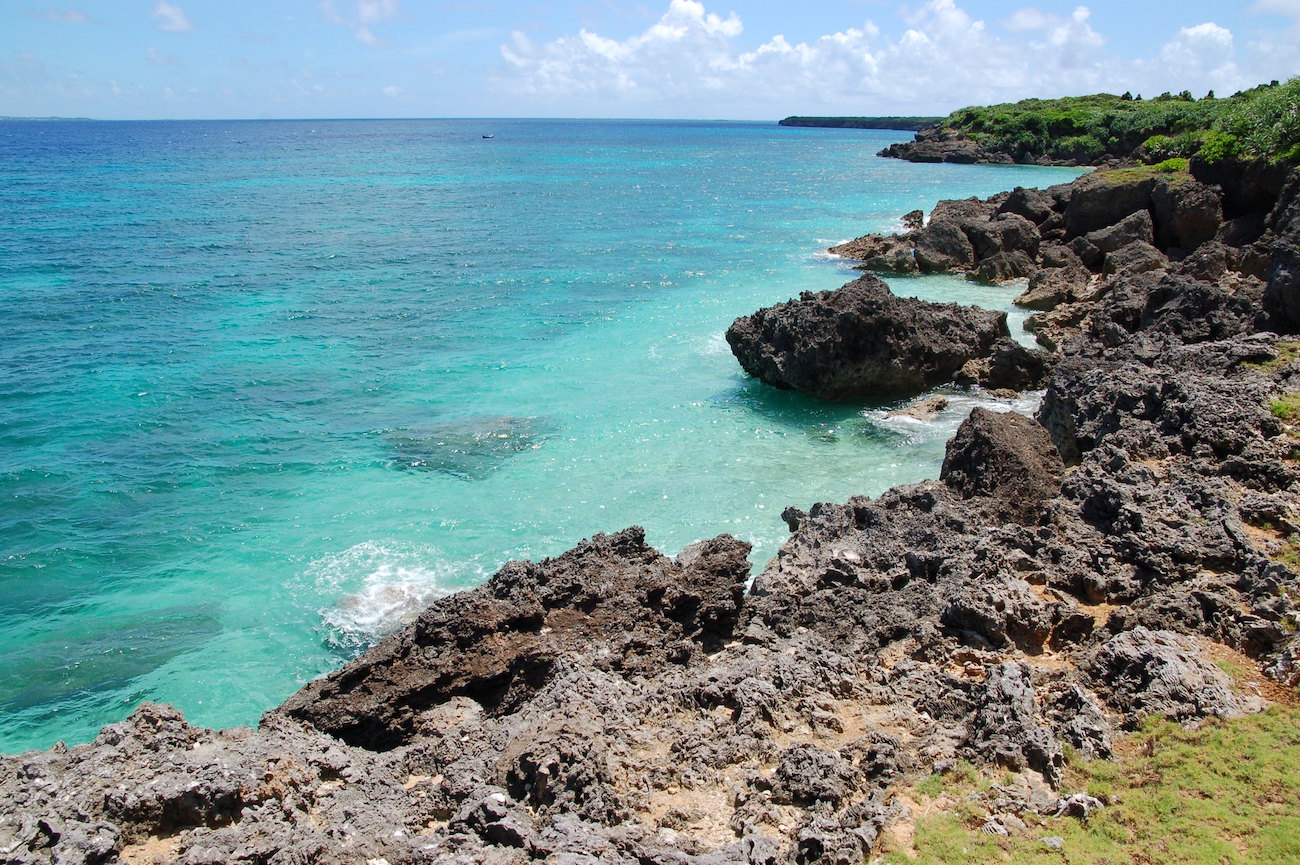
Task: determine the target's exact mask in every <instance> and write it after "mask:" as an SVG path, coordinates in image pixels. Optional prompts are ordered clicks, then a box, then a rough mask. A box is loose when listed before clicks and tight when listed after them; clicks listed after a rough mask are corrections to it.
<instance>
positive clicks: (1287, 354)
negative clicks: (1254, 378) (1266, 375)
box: [1242, 339, 1300, 372]
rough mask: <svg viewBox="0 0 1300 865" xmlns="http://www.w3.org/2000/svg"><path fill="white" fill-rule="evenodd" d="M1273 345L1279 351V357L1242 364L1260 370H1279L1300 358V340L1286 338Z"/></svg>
mask: <svg viewBox="0 0 1300 865" xmlns="http://www.w3.org/2000/svg"><path fill="white" fill-rule="evenodd" d="M1273 347H1274V349H1275V350H1276V351H1277V357H1275V358H1273V359H1272V360H1266V361H1264V362H1263V363H1244V364H1242V366H1246V367H1250V368H1251V369H1257V370H1259V371H1260V372H1277V371H1278V370H1279V369H1281V368H1282V367H1284V366H1286V365H1287V364H1290V363H1292V362H1293V361H1295V360H1300V342H1293V341H1291V340H1285V339H1284V340H1282V341H1280V342H1278V343H1277V344H1276V345H1274V346H1273Z"/></svg>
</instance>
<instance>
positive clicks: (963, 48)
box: [495, 0, 1300, 116]
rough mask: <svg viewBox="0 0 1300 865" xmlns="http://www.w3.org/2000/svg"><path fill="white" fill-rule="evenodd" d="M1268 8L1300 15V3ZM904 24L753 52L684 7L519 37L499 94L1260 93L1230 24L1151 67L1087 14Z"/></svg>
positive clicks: (858, 110)
mask: <svg viewBox="0 0 1300 865" xmlns="http://www.w3.org/2000/svg"><path fill="white" fill-rule="evenodd" d="M1257 5H1260V6H1263V5H1269V6H1271V7H1281V6H1286V7H1288V8H1292V7H1296V8H1300V0H1261V2H1260V3H1259V4H1257ZM904 22H905V23H906V25H907V28H908V29H907V30H906V31H905V32H903V33H902V34H901V35H900V36H897V37H895V38H893V39H888V38H885V37H883V36H882V33H881V30H880V29H879V28H878V27H877V26H876V25H875V24H874V23H872V22H871V21H866V22H864V23H863V24H862V25H860V26H858V27H851V28H848V29H845V30H842V31H840V32H836V33H830V34H827V35H824V36H821V37H819V38H816V39H812V40H809V41H807V42H799V43H791V42H790V41H789V40H788V39H786V38H785V37H784V36H783V35H781V34H774V35H767V34H758V35H757V38H754V39H752V40H749V41H748V43H747V44H746V42H745V41H744V36H745V35H746V33H745V28H744V24H743V23H742V21H741V20H740V18H739V17H738V16H736V15H735V14H730V15H729V16H728V17H726V18H723V17H721V16H719V15H717V14H715V13H711V12H709V11H708V10H707V9H706V7H705V5H704V3H702V2H697V0H671V3H670V4H669V6H668V9H667V11H666V12H665V13H664V14H663V16H662V17H661V18H660V19H659V20H658V21H657V22H655V23H654V24H652V25H651V26H649V27H647V28H646V29H645V30H643V31H642V32H640V33H637V34H634V35H632V36H629V37H627V38H624V39H613V38H609V37H607V36H604V35H602V34H599V33H594V32H591V31H588V30H585V29H584V30H580V31H579V32H578V33H576V34H569V35H565V36H561V37H560V38H558V39H555V40H552V41H548V42H542V43H538V42H534V41H533V40H531V39H529V37H528V36H527V35H526V34H524V33H523V32H519V31H516V32H514V33H513V34H512V36H511V39H510V41H509V42H508V43H507V44H505V45H502V46H501V56H502V58H503V60H504V67H503V71H502V74H501V76H500V78H499V79H498V80H497V81H496V82H495V84H496V86H497V89H498V90H499V91H500V92H502V93H511V94H518V95H520V96H521V97H524V98H527V99H529V100H531V102H530V104H531V105H532V106H535V107H547V106H554V110H584V109H583V107H584V106H590V107H591V108H594V109H595V110H597V111H602V110H603V111H607V112H611V113H622V114H627V113H629V112H630V111H645V112H646V113H657V114H659V115H660V116H727V115H726V111H727V108H728V107H729V106H733V105H737V104H744V105H746V106H750V107H751V108H750V116H755V115H756V114H757V115H758V116H762V115H763V114H764V113H765V112H766V113H768V114H773V113H791V112H799V113H845V114H848V113H852V114H895V113H901V114H929V113H943V112H946V111H949V110H952V109H954V108H957V107H960V106H962V105H970V104H988V103H992V102H1002V101H1007V100H1014V99H1021V98H1024V97H1027V96H1056V95H1066V94H1080V93H1091V92H1097V91H1101V90H1109V91H1111V92H1116V93H1118V92H1123V91H1125V90H1131V91H1133V92H1141V93H1145V94H1148V95H1149V94H1152V93H1159V92H1161V91H1164V90H1182V89H1184V88H1191V89H1192V90H1193V91H1194V92H1198V93H1199V92H1203V91H1204V90H1206V89H1216V90H1219V91H1222V92H1231V91H1232V90H1234V89H1238V88H1240V87H1241V86H1246V85H1248V84H1250V83H1255V82H1249V81H1245V80H1244V77H1243V76H1244V75H1245V73H1244V72H1243V62H1242V57H1241V55H1242V51H1241V49H1240V48H1239V46H1237V45H1236V44H1235V41H1234V39H1233V34H1232V33H1231V32H1230V31H1228V30H1227V29H1225V28H1223V27H1220V26H1218V25H1217V24H1211V23H1207V24H1200V25H1197V26H1195V27H1186V28H1183V29H1182V30H1180V31H1179V32H1178V33H1177V34H1176V35H1175V36H1174V37H1173V38H1172V39H1171V40H1170V41H1169V43H1168V44H1167V45H1164V46H1162V47H1159V48H1156V49H1155V50H1154V51H1153V54H1152V55H1151V56H1149V57H1147V58H1143V59H1138V60H1124V59H1121V58H1118V57H1116V56H1114V55H1112V54H1110V53H1108V52H1107V50H1106V40H1105V38H1104V36H1103V35H1102V34H1101V33H1099V32H1098V31H1097V30H1095V29H1094V28H1093V26H1092V22H1091V12H1090V10H1089V9H1088V7H1086V6H1078V7H1076V8H1075V9H1074V10H1073V11H1072V12H1071V13H1069V14H1068V15H1066V14H1059V13H1056V12H1051V11H1043V10H1040V9H1038V8H1036V7H1025V8H1021V9H1019V10H1018V11H1016V12H1014V13H1012V14H1011V15H1010V17H1008V18H1006V19H1005V20H1003V21H1001V22H999V23H1000V25H1001V26H1000V27H996V28H995V27H990V26H989V25H988V24H986V23H985V22H984V21H981V20H979V19H977V18H975V17H973V16H972V15H970V14H969V13H968V12H966V11H965V10H964V9H963V8H961V6H959V5H958V3H957V2H956V0H928V2H926V3H924V4H923V5H921V6H918V7H913V9H912V10H911V11H909V12H907V13H906V14H905V16H904ZM1250 49H1251V51H1253V52H1255V53H1256V54H1260V52H1261V51H1262V48H1259V46H1256V45H1254V44H1253V43H1252V45H1251V46H1250ZM1257 49H1259V50H1257ZM1292 50H1293V52H1294V48H1293V49H1292ZM1261 56H1262V54H1261ZM1261 68H1262V67H1261ZM1268 77H1278V76H1277V73H1276V72H1274V73H1272V74H1271V75H1265V76H1264V78H1265V79H1266V78H1268ZM633 106H636V107H633ZM586 110H590V108H588V109H586ZM730 116H735V115H734V114H731V115H730Z"/></svg>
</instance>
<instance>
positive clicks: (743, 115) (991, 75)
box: [0, 0, 1300, 120]
mask: <svg viewBox="0 0 1300 865" xmlns="http://www.w3.org/2000/svg"><path fill="white" fill-rule="evenodd" d="M1295 75H1300V0H1245V2H1238V3H1234V2H1231V0H1226V2H1225V0H1219V2H1203V0H1181V2H1145V0H1094V2H1091V3H1089V4H1088V5H1076V4H1074V3H1051V2H1039V3H1036V4H1025V3H1019V2H994V0H912V2H905V3H899V2H890V0H804V2H790V0H784V2H774V0H645V2H624V0H519V2H510V0H174V2H172V0H55V2H53V3H44V2H42V0H17V2H13V0H0V116H63V117H95V118H100V119H157V118H177V119H189V118H211V119H226V118H300V117H309V118H321V117H645V118H709V119H712V118H717V119H734V120H767V119H779V118H781V117H784V116H786V115H789V114H814V115H816V114H823V115H827V114H829V115H845V114H848V115H945V114H947V113H949V112H950V111H953V110H955V109H957V108H960V107H962V106H965V105H974V104H981V105H983V104H990V103H993V102H1006V101H1013V100H1016V99H1022V98H1025V97H1029V96H1042V97H1052V96H1065V95H1078V94H1083V93H1095V92H1100V91H1108V92H1112V93H1122V92H1124V91H1126V90H1127V91H1130V92H1132V93H1135V94H1142V95H1147V96H1154V95H1157V94H1159V93H1161V92H1164V91H1172V92H1178V91H1181V90H1184V89H1186V90H1190V91H1192V93H1193V94H1194V95H1196V96H1202V95H1204V94H1205V93H1206V92H1207V91H1209V90H1214V91H1215V92H1216V93H1217V94H1219V95H1228V94H1230V93H1233V92H1235V91H1237V90H1240V89H1244V88H1246V87H1251V86H1254V85H1255V84H1259V83H1262V82H1266V81H1269V80H1273V79H1278V80H1286V79H1287V78H1290V77H1293V76H1295Z"/></svg>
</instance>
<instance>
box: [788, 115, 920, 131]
mask: <svg viewBox="0 0 1300 865" xmlns="http://www.w3.org/2000/svg"><path fill="white" fill-rule="evenodd" d="M943 119H944V118H942V117H787V118H785V119H784V120H782V121H780V124H779V125H781V126H803V127H816V128H819V129H897V130H900V131H902V132H919V131H920V130H922V129H925V128H926V127H928V126H933V125H934V124H936V123H938V122H940V121H941V120H943Z"/></svg>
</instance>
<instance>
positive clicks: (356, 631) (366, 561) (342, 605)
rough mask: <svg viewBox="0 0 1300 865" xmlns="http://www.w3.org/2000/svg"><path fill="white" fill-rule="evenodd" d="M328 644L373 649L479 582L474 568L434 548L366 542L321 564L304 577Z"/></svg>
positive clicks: (479, 569) (478, 569)
mask: <svg viewBox="0 0 1300 865" xmlns="http://www.w3.org/2000/svg"><path fill="white" fill-rule="evenodd" d="M304 576H305V577H306V578H307V582H308V583H309V584H310V586H311V588H312V590H313V592H314V595H315V597H316V599H317V603H324V604H325V606H323V607H321V608H319V610H318V612H319V614H320V617H321V623H322V624H323V626H324V628H325V632H326V639H327V640H328V641H329V642H330V643H332V644H334V645H336V646H341V647H345V648H364V647H366V646H370V645H373V644H374V643H376V642H378V641H379V640H380V639H381V638H383V637H384V636H386V635H387V634H390V633H392V632H393V631H396V630H397V629H399V628H401V627H402V626H404V625H406V624H409V623H410V622H412V621H414V620H415V618H416V617H417V616H418V615H419V614H420V613H421V612H422V611H423V610H424V609H425V608H426V607H427V606H429V604H431V603H433V602H434V601H435V600H437V599H438V598H441V597H444V596H446V595H448V594H450V593H451V592H453V591H456V590H457V589H461V588H465V587H467V586H470V585H473V584H476V583H479V582H481V581H482V580H483V579H484V578H485V577H486V574H485V573H484V571H483V568H482V567H481V566H480V565H478V564H476V563H474V562H454V561H449V560H448V559H447V558H446V557H445V556H444V555H443V553H442V551H441V550H439V549H437V548H436V547H431V546H425V545H419V544H408V543H403V542H381V541H365V542H363V543H360V544H357V545H356V546H353V547H350V548H348V549H346V550H343V551H342V552H340V553H336V554H334V555H330V556H326V557H324V558H321V559H317V560H316V561H314V562H312V563H311V565H309V566H308V568H307V571H306V573H305V575H304Z"/></svg>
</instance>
